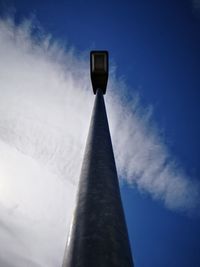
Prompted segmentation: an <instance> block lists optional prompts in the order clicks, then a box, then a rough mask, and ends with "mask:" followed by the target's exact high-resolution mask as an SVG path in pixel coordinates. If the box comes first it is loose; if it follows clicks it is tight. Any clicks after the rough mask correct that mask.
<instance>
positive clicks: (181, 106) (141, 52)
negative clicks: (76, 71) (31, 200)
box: [0, 0, 200, 267]
mask: <svg viewBox="0 0 200 267" xmlns="http://www.w3.org/2000/svg"><path fill="white" fill-rule="evenodd" d="M197 2H198V1H197ZM199 5H200V4H199ZM13 7H14V8H15V10H16V11H15V15H16V20H21V19H22V18H23V17H28V16H30V15H32V14H34V15H35V16H36V17H37V19H38V21H39V22H40V23H41V25H42V27H43V28H44V29H45V30H46V31H47V32H50V33H51V34H52V35H53V36H54V37H55V38H58V39H60V40H61V41H62V40H63V41H64V42H65V41H67V42H68V43H69V44H70V45H73V46H75V48H76V49H77V50H78V51H84V50H86V49H107V50H109V52H110V56H111V58H112V60H114V61H115V63H116V65H117V74H118V75H119V76H123V77H124V79H125V80H126V82H127V84H128V85H129V87H130V88H134V89H136V90H137V91H139V94H140V97H141V103H142V105H143V106H144V107H145V106H148V105H152V106H153V109H154V114H153V118H154V121H155V123H156V124H157V127H158V129H159V130H160V131H161V132H162V134H163V137H164V139H165V142H166V144H167V146H168V148H169V150H170V152H171V153H172V154H173V155H174V156H175V157H176V158H177V159H178V160H179V162H180V165H181V166H184V169H185V171H186V173H187V174H188V175H189V176H190V177H192V178H196V179H199V180H200V178H199V177H200V164H199V151H200V142H199V136H200V124H199V114H200V105H199V101H200V90H199V89H200V9H199V10H198V9H194V5H193V4H192V1H190V0H182V1H181V0H179V1H178V0H177V1H173V0H168V1H167V0H157V1H156V0H132V1H128V0H126V1H121V0H116V1H114V0H110V1H106V0H102V1H91V0H70V1H67V0H66V1H45V0H44V1H38V0H34V1H31V0H30V1H27V0H24V1H23V0H18V1H14V0H13V1H12V0H7V1H6V0H5V1H0V10H1V14H5V11H6V10H7V11H11V10H13ZM130 90H131V89H130ZM121 192H122V198H123V203H124V208H125V213H126V217H127V224H128V229H129V235H130V241H131V246H132V251H133V255H134V261H135V265H136V267H146V266H148V267H161V266H162V267H168V266H170V267H177V266H181V267H199V266H200V219H199V218H198V217H197V216H193V217H187V216H185V215H183V214H181V213H176V212H172V211H169V210H167V209H166V208H165V207H164V206H163V205H162V204H161V203H159V202H156V201H153V200H152V199H151V198H149V197H148V196H146V195H141V194H140V193H139V192H138V191H137V190H136V189H134V188H130V187H128V186H126V185H124V186H123V187H122V188H121Z"/></svg>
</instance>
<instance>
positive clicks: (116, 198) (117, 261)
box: [63, 90, 133, 267]
mask: <svg viewBox="0 0 200 267" xmlns="http://www.w3.org/2000/svg"><path fill="white" fill-rule="evenodd" d="M63 267H133V261H132V256H131V250H130V246H129V240H128V233H127V228H126V223H125V218H124V213H123V208H122V203H121V197H120V191H119V183H118V177H117V171H116V166H115V160H114V154H113V149H112V143H111V137H110V132H109V126H108V120H107V115H106V109H105V103H104V98H103V93H102V91H101V90H98V91H97V94H96V99H95V104H94V108H93V113H92V118H91V123H90V129H89V135H88V139H87V143H86V149H85V154H84V159H83V165H82V169H81V175H80V181H79V189H78V195H77V205H76V209H75V213H74V218H73V223H72V229H71V232H70V237H69V240H68V245H67V247H66V251H65V257H64V261H63Z"/></svg>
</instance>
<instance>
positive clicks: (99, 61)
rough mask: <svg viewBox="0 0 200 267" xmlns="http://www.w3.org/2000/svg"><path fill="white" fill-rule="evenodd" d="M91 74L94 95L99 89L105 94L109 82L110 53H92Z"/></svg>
mask: <svg viewBox="0 0 200 267" xmlns="http://www.w3.org/2000/svg"><path fill="white" fill-rule="evenodd" d="M90 74H91V80H92V87H93V91H94V94H96V91H97V89H101V90H102V92H103V94H105V93H106V86H107V82H108V51H102V50H100V51H91V52H90Z"/></svg>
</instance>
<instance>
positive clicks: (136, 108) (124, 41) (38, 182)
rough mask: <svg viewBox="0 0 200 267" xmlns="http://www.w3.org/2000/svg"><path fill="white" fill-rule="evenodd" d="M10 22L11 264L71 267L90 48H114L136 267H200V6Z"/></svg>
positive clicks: (156, 4) (4, 162) (31, 12)
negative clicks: (66, 266) (65, 259)
mask: <svg viewBox="0 0 200 267" xmlns="http://www.w3.org/2000/svg"><path fill="white" fill-rule="evenodd" d="M0 14H1V22H0V41H1V44H0V54H1V63H0V75H1V78H0V85H1V89H0V141H1V142H0V151H1V154H2V157H1V159H0V165H1V167H0V175H1V176H0V179H1V180H2V182H1V184H2V193H1V195H2V196H1V200H0V211H1V218H2V219H1V224H0V225H1V230H0V236H1V240H2V241H1V242H2V243H3V244H1V247H4V249H3V251H2V252H1V254H0V263H1V265H2V266H5V267H7V266H14V267H15V266H20V267H23V266H27V265H28V264H29V266H31V267H34V266H42V267H45V266H56V267H57V266H60V263H61V262H62V255H63V251H64V245H65V242H66V238H67V231H68V227H69V223H70V218H71V214H72V211H73V205H74V198H75V192H76V185H77V182H78V176H79V172H80V166H81V160H82V155H83V149H84V146H85V139H86V136H87V131H88V127H89V121H90V115H91V109H92V105H93V100H94V98H93V95H92V91H91V85H90V80H89V51H90V50H92V49H106V50H109V53H110V59H111V74H110V79H109V84H108V94H107V95H106V98H105V100H106V105H107V112H108V118H109V123H110V128H111V135H112V139H113V146H114V153H115V157H116V163H117V169H118V174H119V177H120V184H121V193H122V199H123V205H124V209H125V215H126V218H127V225H128V230H129V236H130V241H131V246H132V251H133V257H134V261H135V265H136V267H145V266H152V267H153V266H154V267H159V266H164V267H165V266H166V267H167V266H172V267H173V266H174V267H175V266H181V267H191V266H192V267H199V266H200V254H199V249H200V226H199V225H200V218H199V215H200V212H199V208H200V205H199V202H200V198H199V192H200V191H199V175H200V167H199V148H200V147H199V140H198V138H199V136H200V127H199V113H200V106H199V99H200V93H199V86H200V3H199V1H189V0H188V1H185V0H184V1H176V3H175V1H165V0H163V1H147V0H141V1H125V2H122V1H101V2H94V1H81V0H79V1H58V2H56V1H55V2H54V1H48V2H47V1H43V2H41V1H30V2H27V1H0ZM8 18H9V19H8ZM24 166H26V168H24ZM44 191H45V192H46V194H44ZM35 196H37V197H36V198H37V199H36V200H35ZM65 212H66V213H65ZM63 233H64V234H63ZM54 240H56V241H55V243H54ZM32 241H33V242H32ZM11 244H12V245H11ZM18 244H20V245H18ZM37 244H41V245H37Z"/></svg>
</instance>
